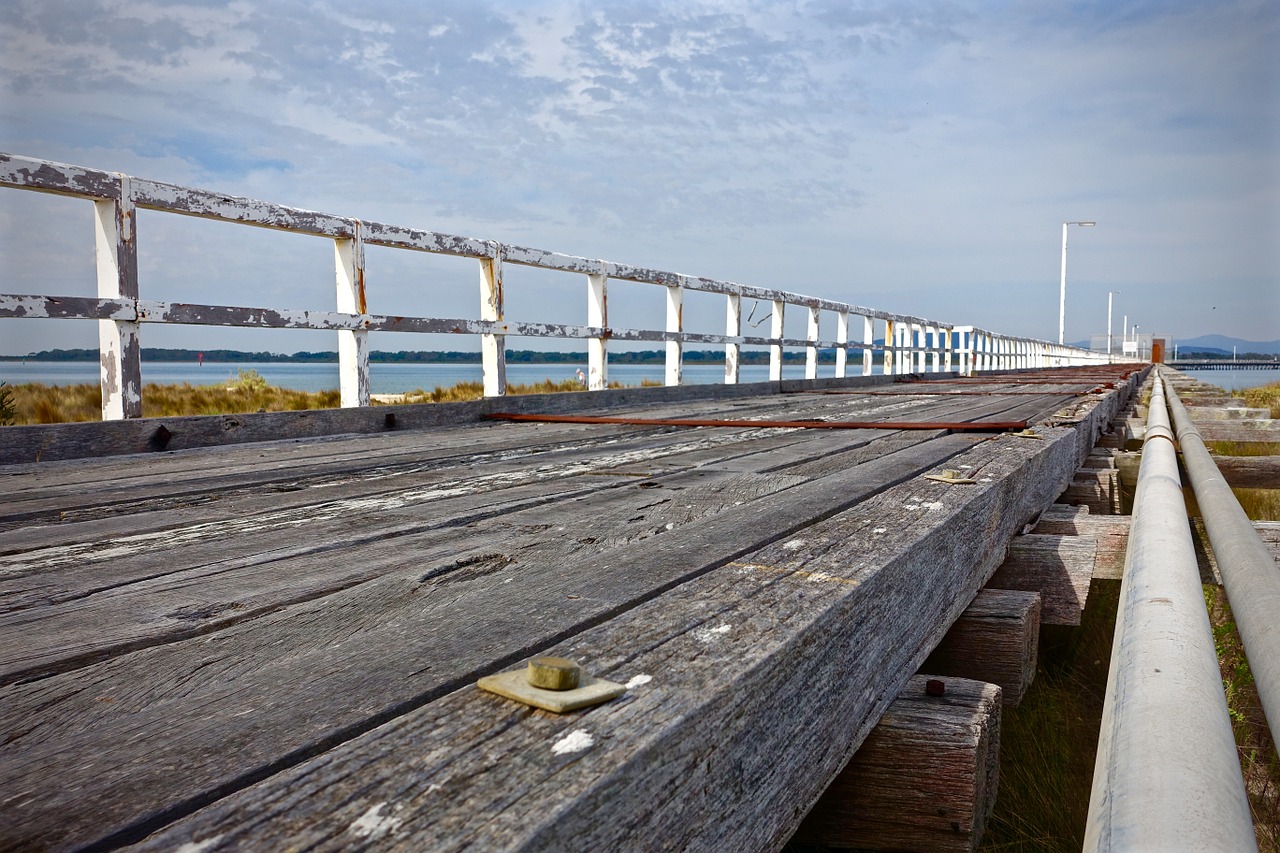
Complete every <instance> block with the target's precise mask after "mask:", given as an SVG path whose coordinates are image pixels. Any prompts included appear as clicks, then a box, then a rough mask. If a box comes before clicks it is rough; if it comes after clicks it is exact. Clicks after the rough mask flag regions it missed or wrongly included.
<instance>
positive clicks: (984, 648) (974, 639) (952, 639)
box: [920, 539, 1078, 706]
mask: <svg viewBox="0 0 1280 853" xmlns="http://www.w3.org/2000/svg"><path fill="white" fill-rule="evenodd" d="M1015 541H1017V540H1016V539H1015ZM1007 564H1008V560H1007V559H1006V561H1005V563H1003V564H1001V565H1002V567H1003V566H1004V565H1007ZM1001 570H1002V569H997V575H998V574H999V572H1000V571H1001ZM1077 621H1078V620H1077ZM1039 646H1040V593H1039V592H1038V591H1035V592H1023V591H1018V590H1012V589H999V588H996V587H993V586H991V585H988V586H987V588H986V589H983V590H980V591H979V592H978V594H977V596H976V597H974V599H973V601H972V603H970V604H969V607H968V608H967V609H966V610H965V611H964V613H962V614H961V615H960V618H959V619H957V620H956V621H955V624H953V625H952V626H951V629H950V630H949V631H947V635H946V636H945V637H943V638H942V642H941V643H939V644H938V647H937V648H936V649H934V650H933V653H932V654H930V655H929V658H928V660H926V661H925V662H924V664H923V665H922V666H921V668H920V671H921V672H922V673H932V674H934V675H942V676H954V677H957V678H970V679H973V680H975V681H986V682H990V683H992V684H996V685H999V687H1000V689H1001V692H1002V695H1003V701H1004V703H1005V704H1006V705H1014V706H1016V705H1018V704H1019V703H1020V702H1021V701H1022V697H1023V695H1024V694H1025V693H1026V692H1027V688H1028V687H1030V686H1031V682H1032V681H1033V680H1034V679H1035V675H1036V659H1037V653H1038V649H1039Z"/></svg>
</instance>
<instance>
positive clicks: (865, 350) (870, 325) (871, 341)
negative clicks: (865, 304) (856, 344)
mask: <svg viewBox="0 0 1280 853" xmlns="http://www.w3.org/2000/svg"><path fill="white" fill-rule="evenodd" d="M875 330H876V326H875V321H874V320H872V319H871V318H870V317H863V318H862V375H863V376H870V375H871V368H872V365H873V364H874V361H875V345H876V338H875Z"/></svg>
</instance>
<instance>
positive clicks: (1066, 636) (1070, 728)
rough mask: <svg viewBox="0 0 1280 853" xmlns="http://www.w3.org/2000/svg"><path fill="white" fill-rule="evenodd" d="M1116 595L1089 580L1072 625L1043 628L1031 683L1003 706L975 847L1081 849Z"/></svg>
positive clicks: (1114, 587)
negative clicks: (994, 789) (988, 808)
mask: <svg viewBox="0 0 1280 853" xmlns="http://www.w3.org/2000/svg"><path fill="white" fill-rule="evenodd" d="M1119 600H1120V584H1119V583H1117V582H1115V581H1094V583H1093V586H1092V588H1091V589H1090V590H1089V605H1088V608H1087V609H1086V610H1085V612H1084V616H1083V619H1082V623H1081V625H1080V627H1079V628H1075V629H1070V628H1054V627H1052V626H1046V627H1045V628H1044V629H1043V630H1042V632H1041V646H1040V661H1039V665H1038V667H1037V669H1036V678H1035V681H1034V682H1033V683H1032V685H1031V688H1030V689H1029V690H1028V691H1027V693H1026V695H1025V696H1024V697H1023V699H1022V704H1021V705H1019V706H1018V707H1017V708H1008V707H1006V708H1004V709H1003V710H1002V719H1001V731H1000V789H999V795H998V796H997V799H996V807H995V811H994V812H993V813H992V815H991V818H990V820H989V821H988V822H987V831H986V834H985V835H984V837H983V841H982V846H981V848H979V849H980V850H983V851H1019V853H1023V851H1025V853H1032V851H1035V853H1041V851H1058V850H1060V851H1068V850H1069V851H1078V850H1079V849H1080V848H1081V847H1082V846H1083V843H1084V828H1085V822H1086V820H1087V818H1088V814H1089V792H1090V789H1091V787H1092V785H1093V762H1094V755H1095V753H1096V751H1097V742H1098V730H1099V729H1100V728H1101V726H1102V706H1103V702H1104V700H1105V697H1106V689H1107V667H1108V664H1109V662H1110V660H1111V639H1112V635H1113V633H1114V630H1115V618H1116V608H1117V606H1118V604H1119Z"/></svg>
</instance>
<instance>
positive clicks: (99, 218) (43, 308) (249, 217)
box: [0, 153, 1115, 419]
mask: <svg viewBox="0 0 1280 853" xmlns="http://www.w3.org/2000/svg"><path fill="white" fill-rule="evenodd" d="M0 186H7V187H14V188H17V189H26V190H36V191H38V192H47V193H56V194H58V195H66V196H74V197H76V198H83V199H87V200H89V201H91V202H93V205H94V211H95V219H94V222H95V232H96V239H97V279H98V295H97V297H96V298H86V297H71V296H43V295H29V294H13V293H0V317H25V318H63V319H82V320H83V319H90V320H98V321H99V322H98V328H99V348H100V350H101V362H102V371H101V377H102V416H103V418H104V419H119V418H134V417H140V416H141V414H142V363H141V349H140V343H139V340H140V338H139V330H140V328H141V325H142V324H143V323H180V324H195V325H212V326H248V327H263V328H290V329H330V330H334V331H336V332H337V334H338V361H339V373H340V387H341V395H342V405H343V406H367V405H368V404H369V333H370V332H390V331H394V332H428V333H440V332H447V333H453V334H458V333H462V334H472V335H479V336H480V345H481V360H482V363H483V369H484V392H485V394H486V395H487V396H498V395H501V394H504V393H505V391H506V361H505V336H506V335H521V336H529V337H540V338H573V339H585V340H586V342H587V353H588V368H589V373H588V377H589V378H588V386H589V388H591V389H592V390H599V389H602V388H604V387H606V383H607V381H608V358H607V346H608V342H609V341H611V340H612V341H651V342H657V341H662V342H663V343H664V344H665V347H666V384H668V385H679V384H680V381H681V366H682V353H683V349H684V346H685V345H686V344H709V345H715V346H723V347H724V348H725V382H726V383H736V382H737V381H738V376H739V364H740V355H741V349H742V347H743V346H767V347H768V348H769V378H770V379H771V380H778V379H781V378H782V361H783V351H784V350H785V349H787V348H792V349H795V348H803V349H804V351H805V354H806V355H805V377H806V378H808V379H815V378H817V376H818V351H819V350H820V349H834V350H835V356H836V362H835V371H834V376H836V377H843V376H845V375H847V372H848V370H849V365H848V358H849V352H850V351H851V350H852V351H855V352H856V351H860V352H861V356H862V364H861V372H862V374H863V375H869V374H871V372H872V366H873V364H874V362H875V353H877V352H879V353H880V354H881V356H882V358H881V365H882V366H881V370H882V372H884V373H916V372H927V371H940V370H941V371H951V370H953V369H955V370H958V371H960V372H961V373H966V374H967V373H971V372H974V371H985V370H1006V369H1014V368H1032V367H1055V366H1067V365H1076V364H1092V363H1100V362H1107V361H1111V360H1115V358H1114V357H1112V356H1109V355H1107V354H1105V353H1094V352H1090V351H1088V350H1082V349H1077V348H1075V347H1067V346H1061V345H1058V344H1052V343H1048V342H1046V341H1038V340H1033V339H1031V338H1019V337H1011V336H1007V335H999V334H996V333H994V332H989V331H986V330H985V329H981V328H978V327H976V326H972V325H955V324H951V323H942V322H938V321H935V320H926V319H923V318H920V317H912V316H909V315H903V314H895V313H892V312H888V311H879V310H876V309H873V308H864V307H861V306H857V305H850V304H846V303H843V302H836V301H833V300H829V299H820V298H817V297H812V296H802V295H800V294H797V293H788V292H786V291H782V290H772V289H769V288H763V287H754V286H751V285H744V284H737V283H734V282H729V281H720V280H717V279H710V278H701V277H698V276H691V275H683V274H680V273H672V272H664V271H661V270H654V269H646V268H642V267H635V266H629V265H627V264H619V263H614V262H612V261H602V260H592V259H589V258H581V257H576V256H573V255H564V254H560V253H558V252H548V251H544V250H542V249H529V248H525V247H522V246H513V245H509V244H505V243H500V242H497V241H494V240H477V239H473V238H470V237H457V236H452V235H449V234H440V233H437V232H434V231H422V230H418V229H414V228H405V227H402V226H397V225H384V224H382V223H378V222H365V221H363V220H360V219H352V218H349V217H343V216H333V215H330V214H326V213H318V212H315V211H311V210H301V209H298V208H293V207H285V206H283V205H278V204H272V203H269V202H263V201H258V200H255V199H248V198H238V197H235V196H228V195H223V194H221V193H216V192H210V191H208V190H201V189H193V188H191V187H183V186H178V185H176V184H168V183H163V182H160V181H151V180H147V179H144V178H135V177H131V176H129V175H123V174H119V173H115V172H102V171H97V170H94V169H87V168H84V167H81V166H69V165H66V164H63V163H54V162H50V161H47V160H38V159H33V158H29V157H20V156H17V155H12V154H3V153H0ZM139 208H143V209H147V210H157V211H164V212H168V213H177V214H182V215H184V216H196V217H202V218H205V219H217V220H222V221H225V222H238V223H243V224H245V225H254V226H258V227H262V228H273V229H278V230H282V231H292V232H295V233H299V234H311V235H316V236H320V237H325V238H328V239H331V240H333V246H334V266H335V269H336V281H337V304H336V306H335V310H333V311H327V310H320V311H317V310H307V309H300V310H275V309H269V308H253V307H244V306H229V305H200V304H188V303H176V302H160V301H155V300H146V299H142V298H141V295H140V291H139V282H138V247H137V243H136V240H135V239H134V218H135V213H136V211H137V210H138V209H139ZM366 245H375V246H389V247H393V248H399V249H409V250H413V251H419V252H431V253H435V254H443V255H454V256H460V257H468V258H474V259H476V260H477V261H478V262H479V264H480V310H479V316H478V317H476V318H441V317H403V316H395V315H393V314H371V313H369V310H368V304H367V300H366V281H365V270H364V247H365V246H366ZM506 264H518V265H522V266H530V267H538V268H541V269H548V270H558V271H561V272H567V273H576V274H579V275H584V276H586V279H587V282H586V283H587V322H586V325H572V324H559V323H530V322H519V321H516V320H509V319H507V317H506V316H505V313H504V311H503V284H502V270H503V267H504V265H506ZM610 280H616V281H627V282H636V283H640V284H648V285H657V286H660V287H661V288H663V291H664V293H665V297H666V325H665V328H663V329H634V328H626V327H618V326H612V325H610V323H609V315H608V302H607V289H608V283H609V281H610ZM0 286H2V285H0ZM689 290H693V291H702V292H705V293H717V294H722V295H723V296H724V297H725V304H726V318H727V319H726V328H725V333H724V334H723V335H716V334H703V333H697V332H689V331H686V330H685V327H684V322H683V310H682V307H683V302H684V294H685V291H689ZM744 298H745V299H756V300H762V301H766V302H768V303H769V304H770V305H771V306H772V312H771V324H770V331H769V334H768V335H767V336H756V335H744V334H742V300H743V299H744ZM788 306H791V307H794V308H797V309H801V310H804V311H805V312H807V317H808V332H807V334H806V336H805V337H804V338H802V339H800V338H787V337H785V336H784V334H783V319H784V317H785V312H786V309H787V308H788ZM823 312H829V313H831V314H834V315H835V318H836V338H835V340H823V339H821V338H820V337H819V328H820V321H821V319H822V316H823ZM851 318H861V320H862V329H861V335H860V337H859V339H857V340H854V339H851V338H850V322H851ZM877 321H879V322H880V324H881V327H880V331H881V333H882V334H881V341H880V342H877V341H876V339H875V335H874V332H875V324H876V322H877Z"/></svg>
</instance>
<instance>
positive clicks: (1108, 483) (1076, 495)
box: [1058, 468, 1122, 515]
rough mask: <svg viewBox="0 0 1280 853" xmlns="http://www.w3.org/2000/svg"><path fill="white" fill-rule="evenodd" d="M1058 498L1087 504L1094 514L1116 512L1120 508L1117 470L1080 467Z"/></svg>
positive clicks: (1078, 504)
mask: <svg viewBox="0 0 1280 853" xmlns="http://www.w3.org/2000/svg"><path fill="white" fill-rule="evenodd" d="M1058 500H1060V501H1061V502H1063V503H1067V504H1075V505H1077V506H1087V507H1089V510H1090V511H1091V512H1093V513H1094V514H1096V515H1106V514H1108V513H1111V514H1114V513H1118V512H1120V511H1121V509H1122V506H1121V497H1120V477H1119V472H1118V471H1116V470H1115V469H1113V468H1082V469H1080V470H1079V471H1077V472H1076V475H1075V477H1074V478H1072V480H1071V485H1070V486H1068V487H1067V489H1066V491H1064V492H1063V493H1062V495H1061V497H1059V498H1058Z"/></svg>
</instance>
